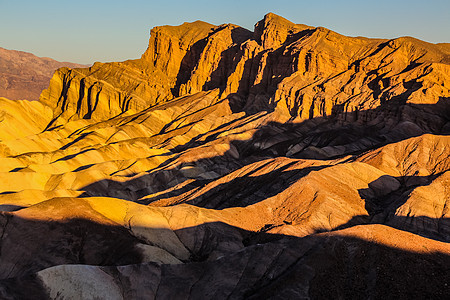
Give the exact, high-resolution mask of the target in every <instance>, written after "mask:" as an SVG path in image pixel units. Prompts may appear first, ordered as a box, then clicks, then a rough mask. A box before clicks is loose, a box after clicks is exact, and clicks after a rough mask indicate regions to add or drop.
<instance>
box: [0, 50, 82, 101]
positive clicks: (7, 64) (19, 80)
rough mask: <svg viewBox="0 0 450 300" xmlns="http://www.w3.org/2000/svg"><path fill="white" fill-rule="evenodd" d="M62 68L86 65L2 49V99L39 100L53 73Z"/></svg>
mask: <svg viewBox="0 0 450 300" xmlns="http://www.w3.org/2000/svg"><path fill="white" fill-rule="evenodd" d="M61 67H69V68H83V67H86V65H81V64H75V63H69V62H59V61H56V60H53V59H51V58H48V57H37V56H35V55H33V54H31V53H27V52H23V51H16V50H8V49H4V48H1V47H0V97H5V98H8V99H11V100H23V99H27V100H38V99H39V95H40V94H41V92H42V91H43V90H44V89H46V88H48V82H49V80H50V79H51V78H52V75H53V73H54V72H55V71H56V70H57V69H58V68H61Z"/></svg>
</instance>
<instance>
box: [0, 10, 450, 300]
mask: <svg viewBox="0 0 450 300" xmlns="http://www.w3.org/2000/svg"><path fill="white" fill-rule="evenodd" d="M0 110H1V112H0V115H1V122H0V140H1V141H0V204H1V208H2V210H3V212H2V213H1V214H0V223H1V226H0V229H1V248H0V295H1V297H2V298H6V299H7V298H11V299H13V298H32V299H36V298H48V297H50V298H58V297H59V298H63V299H76V298H80V299H81V298H84V299H88V298H95V297H99V298H102V299H103V298H104V299H141V298H145V299H148V298H161V299H178V298H181V299H184V298H186V299H187V298H191V299H210V298H215V299H225V298H231V299H242V298H252V299H253V298H283V299H287V298H295V299H303V298H313V299H316V298H319V299H321V298H327V299H334V298H370V299H372V298H376V299H378V298H386V297H388V298H394V297H395V298H408V299H411V298H430V297H431V298H433V297H436V298H437V297H439V298H445V297H449V296H450V272H449V266H450V244H449V242H450V209H449V207H450V157H449V155H450V136H449V133H450V122H449V121H450V120H449V119H450V48H449V47H448V44H429V43H426V42H423V41H420V40H417V39H414V38H411V37H402V38H397V39H392V40H381V39H369V38H361V37H347V36H343V35H340V34H337V33H335V32H333V31H331V30H328V29H326V28H322V27H317V28H314V27H309V26H306V25H298V24H293V23H291V22H290V21H288V20H286V19H284V18H282V17H279V16H276V15H274V14H268V15H266V16H265V17H264V19H263V20H261V21H260V22H258V23H257V24H256V25H255V30H254V32H250V31H248V30H246V29H243V28H241V27H239V26H236V25H232V24H224V25H220V26H215V25H211V24H207V23H204V22H200V21H197V22H194V23H185V24H183V25H180V26H161V27H156V28H153V29H152V30H151V36H150V41H149V46H148V49H147V51H146V52H145V53H144V54H143V55H142V57H141V58H140V59H137V60H129V61H125V62H118V63H104V64H103V63H96V64H94V65H93V66H92V67H90V68H78V69H77V68H75V69H68V68H61V69H59V70H58V71H56V72H55V74H54V75H53V78H52V79H51V81H50V86H49V88H48V89H47V90H45V91H44V92H43V93H42V94H41V96H40V100H39V101H35V102H29V101H11V100H7V99H4V98H3V99H1V100H0ZM24 287H26V289H25V288H24Z"/></svg>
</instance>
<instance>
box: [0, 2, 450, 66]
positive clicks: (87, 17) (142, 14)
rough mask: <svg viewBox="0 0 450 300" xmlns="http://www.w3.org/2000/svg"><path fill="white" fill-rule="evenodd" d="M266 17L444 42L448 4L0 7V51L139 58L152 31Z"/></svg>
mask: <svg viewBox="0 0 450 300" xmlns="http://www.w3.org/2000/svg"><path fill="white" fill-rule="evenodd" d="M267 12H273V13H276V14H278V15H281V16H283V17H285V18H287V19H289V20H291V21H292V22H294V23H301V24H307V25H311V26H323V27H327V28H329V29H332V30H334V31H337V32H339V33H341V34H345V35H350V36H367V37H381V38H395V37H399V36H405V35H408V36H414V37H416V38H419V39H423V40H425V41H429V42H433V43H437V42H447V43H448V42H450V1H449V0H428V1H424V0H421V1H418V0H410V1H399V0H391V1H386V0H378V1H363V0H360V1H356V0H341V1H338V0H335V1H331V0H329V1H325V0H322V1H320V0H316V1H314V0H308V1H303V0H290V1H287V0H272V1H266V0H260V1H253V0H249V1H246V0H228V1H226V0H222V1H215V0H209V1H206V0H197V1H180V0H166V1H143V0H122V1H115V0H110V1H105V0H99V1H95V0H91V1H86V0H78V1H73V0H59V1H56V0H40V1H38V0H34V1H31V0H28V1H22V0H0V47H3V48H7V49H15V50H22V51H28V52H32V53H34V54H36V55H38V56H47V57H51V58H54V59H57V60H60V61H71V62H78V63H93V62H95V61H102V62H106V61H121V60H126V59H131V58H138V57H140V55H141V54H142V53H143V52H144V51H145V49H146V48H147V43H148V38H149V31H150V29H151V28H152V27H154V26H158V25H178V24H181V23H183V22H190V21H195V20H203V21H206V22H209V23H212V24H216V25H219V24H223V23H234V24H237V25H240V26H243V27H246V28H248V29H251V30H253V26H254V24H255V23H256V22H257V21H258V20H260V19H262V17H263V16H264V15H265V14H266V13H267Z"/></svg>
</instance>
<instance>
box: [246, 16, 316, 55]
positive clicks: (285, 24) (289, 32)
mask: <svg viewBox="0 0 450 300" xmlns="http://www.w3.org/2000/svg"><path fill="white" fill-rule="evenodd" d="M311 28H312V27H310V26H307V25H302V24H294V23H292V22H291V21H289V20H287V19H285V18H283V17H280V16H278V15H276V14H274V13H268V14H267V15H265V16H264V18H263V19H262V20H261V21H259V22H258V23H256V25H255V32H254V39H255V40H256V41H258V43H260V44H261V45H262V46H263V47H264V49H269V48H277V47H279V46H280V45H282V44H283V43H284V42H286V40H287V39H288V37H290V36H293V35H295V34H296V33H298V32H300V31H303V30H306V29H311Z"/></svg>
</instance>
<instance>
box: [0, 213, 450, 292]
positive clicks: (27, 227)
mask: <svg viewBox="0 0 450 300" xmlns="http://www.w3.org/2000/svg"><path fill="white" fill-rule="evenodd" d="M9 218H10V221H9V223H8V229H7V230H8V235H7V236H4V237H2V251H1V253H0V260H1V261H2V264H1V265H0V268H1V269H2V272H1V273H2V279H1V280H0V295H1V297H2V298H3V299H10V298H11V299H48V297H49V295H48V294H47V293H48V290H47V289H46V288H45V287H44V286H43V284H42V282H41V281H40V279H38V277H37V276H36V275H35V274H34V273H35V272H37V271H39V270H42V269H44V268H48V267H50V266H56V265H67V264H76V265H75V266H72V268H74V269H75V270H79V272H80V273H78V272H75V273H73V274H70V273H69V274H68V275H69V276H73V277H70V278H71V280H70V281H68V282H67V286H64V287H60V288H61V294H60V296H61V297H63V296H64V293H65V292H68V291H71V290H72V289H71V288H75V287H77V288H80V287H79V286H77V280H80V277H77V276H76V274H80V275H81V274H83V272H88V270H92V269H83V266H82V265H100V266H102V267H100V269H99V271H101V272H99V273H98V274H103V275H102V276H111V278H112V279H113V280H114V283H115V284H117V286H118V287H119V290H120V291H121V292H122V293H123V295H135V296H134V297H141V296H143V295H148V296H150V297H151V298H158V299H159V298H162V299H167V298H177V297H178V296H179V295H184V297H186V295H188V296H189V297H192V298H196V299H204V298H207V296H208V295H212V294H214V293H220V296H216V298H220V299H222V298H233V299H235V298H237V299H242V298H246V299H261V298H271V297H283V298H286V299H292V298H296V297H299V296H302V297H309V298H312V299H330V298H335V297H337V298H342V299H368V298H370V299H385V298H391V297H392V298H398V299H422V298H440V299H444V298H448V297H449V296H450V287H449V286H448V282H450V273H449V272H448V266H449V265H450V255H449V254H448V253H443V252H439V251H438V252H434V251H430V249H435V247H436V246H435V245H436V243H437V242H434V241H433V242H431V243H430V242H427V241H426V240H414V241H410V238H409V236H405V235H404V234H401V233H400V235H399V237H402V238H401V239H400V240H399V239H398V237H395V238H397V240H396V241H395V243H397V244H398V245H399V246H400V247H405V249H413V250H404V249H402V248H396V247H392V246H389V245H386V244H384V242H382V241H378V242H374V241H371V240H370V239H369V238H365V236H364V235H361V236H359V235H357V234H356V235H355V233H345V232H343V233H339V232H334V233H332V234H321V235H311V236H308V237H305V238H297V237H293V236H283V235H272V234H269V233H265V232H249V231H246V230H243V229H241V228H237V227H233V226H229V225H227V224H224V223H221V222H211V223H205V224H201V225H198V226H194V227H188V228H183V229H180V230H177V231H176V234H177V236H178V237H179V238H180V240H181V241H182V242H183V244H184V245H185V246H186V247H188V248H189V249H190V251H191V252H192V253H193V254H195V255H192V256H191V258H190V260H189V261H188V262H187V263H185V264H162V265H161V264H155V263H152V262H144V263H142V262H141V257H140V255H139V253H138V252H136V251H135V248H134V245H135V243H136V238H135V237H134V236H132V235H131V234H130V233H128V231H127V230H126V229H125V228H123V227H121V226H106V225H102V224H98V223H95V222H93V221H90V220H87V219H73V220H66V221H58V222H42V221H36V220H34V221H33V220H26V219H21V218H19V217H17V216H14V217H9ZM142 229H145V228H142ZM379 229H380V228H379V227H378V228H374V227H372V228H368V230H372V231H373V232H374V233H375V232H377V230H379ZM153 230H155V228H153ZM154 233H155V236H157V235H158V232H157V229H156V231H155V232H154ZM388 233H395V234H398V233H396V232H395V231H392V232H391V231H389V232H388ZM385 238H386V239H387V240H388V241H392V240H391V239H390V236H387V237H385ZM392 238H394V237H392ZM12 241H15V242H16V247H15V248H9V250H8V251H5V246H8V244H7V243H9V244H11V242H12ZM417 242H419V243H417ZM19 244H20V246H19ZM9 247H11V246H9ZM6 249H8V248H6ZM12 252H16V253H14V255H12V254H11V253H12ZM77 265H78V266H77ZM105 265H106V266H105ZM12 266H13V267H12ZM116 266H120V268H118V267H116ZM11 267H12V268H13V270H15V272H10V273H8V272H6V273H5V271H6V270H8V269H10V268H11ZM77 268H80V269H77ZM91 272H92V271H91ZM86 275H89V276H93V277H89V278H91V279H94V278H96V277H95V276H96V275H95V273H90V274H86ZM98 276H99V275H98ZM99 279H100V278H99ZM100 283H101V282H100ZM24 287H25V288H24ZM55 287H56V288H58V287H57V286H55ZM67 287H69V289H67ZM64 288H66V290H65V291H63V289H64ZM81 288H83V286H81ZM93 290H94V291H95V290H96V289H93ZM100 292H103V293H104V292H105V291H104V290H102V291H100ZM100 296H101V295H100ZM134 297H132V298H134Z"/></svg>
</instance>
